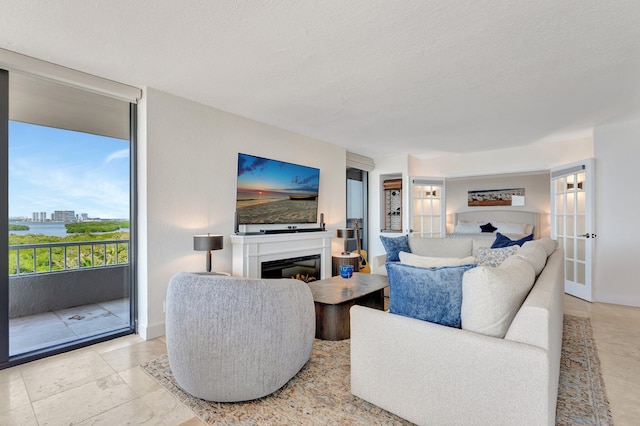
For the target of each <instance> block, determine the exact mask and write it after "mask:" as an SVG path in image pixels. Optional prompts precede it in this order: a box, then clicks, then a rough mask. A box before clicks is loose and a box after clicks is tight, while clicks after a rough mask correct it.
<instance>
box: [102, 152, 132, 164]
mask: <svg viewBox="0 0 640 426" xmlns="http://www.w3.org/2000/svg"><path fill="white" fill-rule="evenodd" d="M118 158H129V149H121V150H120V151H116V152H112V153H111V154H109V156H108V157H107V159H106V160H104V163H105V164H107V163H108V162H110V161H111V160H116V159H118Z"/></svg>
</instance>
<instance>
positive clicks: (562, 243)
mask: <svg viewBox="0 0 640 426" xmlns="http://www.w3.org/2000/svg"><path fill="white" fill-rule="evenodd" d="M564 246H565V244H564V238H562V237H558V248H559V249H560V250H564V249H565V248H564Z"/></svg>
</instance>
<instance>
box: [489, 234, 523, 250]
mask: <svg viewBox="0 0 640 426" xmlns="http://www.w3.org/2000/svg"><path fill="white" fill-rule="evenodd" d="M531 240H533V234H529V235H527V236H526V237H522V238H520V239H519V240H512V239H511V238H509V237H507V236H506V235H502V234H501V233H499V232H497V233H496V240H495V241H494V242H493V244H491V248H492V249H494V248H502V247H511V246H522V245H523V244H524V243H526V242H527V241H531Z"/></svg>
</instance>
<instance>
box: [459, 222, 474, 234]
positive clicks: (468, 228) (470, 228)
mask: <svg viewBox="0 0 640 426" xmlns="http://www.w3.org/2000/svg"><path fill="white" fill-rule="evenodd" d="M455 232H460V233H462V234H476V233H478V232H480V225H478V222H465V221H462V220H459V221H458V224H457V225H456V229H455Z"/></svg>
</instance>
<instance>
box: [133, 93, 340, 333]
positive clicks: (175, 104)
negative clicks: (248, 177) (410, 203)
mask: <svg viewBox="0 0 640 426" xmlns="http://www.w3.org/2000/svg"><path fill="white" fill-rule="evenodd" d="M139 121H140V124H139V126H140V128H139V139H140V146H139V151H140V153H139V161H138V167H139V174H140V182H139V187H140V188H139V194H138V195H139V206H140V207H139V208H140V214H139V216H140V221H139V222H140V224H141V228H140V233H139V238H140V242H139V248H140V253H139V256H138V259H139V265H138V266H139V271H138V287H139V290H138V294H139V298H140V300H139V303H138V308H139V318H138V321H139V329H140V334H141V335H142V337H144V338H153V337H156V336H160V335H163V334H164V312H163V302H164V300H165V295H166V290H167V285H168V282H169V279H170V278H171V276H173V274H175V273H176V272H179V271H203V270H204V267H205V254H204V252H195V251H194V250H193V235H195V234H199V233H207V232H211V233H219V234H223V235H225V239H224V249H223V250H219V251H215V252H213V269H214V270H219V271H228V272H230V271H231V243H230V240H229V236H230V235H231V234H232V233H233V222H234V212H235V199H236V174H237V155H238V152H245V153H247V154H255V155H259V156H263V157H268V158H275V159H278V160H284V161H289V162H293V163H297V164H303V165H307V166H313V167H317V168H319V169H320V193H319V198H318V203H319V212H323V213H324V214H325V222H326V223H327V228H328V229H329V230H334V229H336V228H338V227H343V226H344V225H345V223H344V218H345V213H346V195H345V187H346V184H345V182H346V173H345V158H346V152H345V150H344V149H343V148H340V147H337V146H335V145H331V144H329V143H325V142H321V141H318V140H315V139H311V138H307V137H304V136H300V135H296V134H293V133H290V132H287V131H284V130H282V129H278V128H274V127H271V126H268V125H265V124H262V123H258V122H256V121H252V120H249V119H246V118H243V117H239V116H236V115H233V114H230V113H226V112H223V111H220V110H216V109H214V108H210V107H207V106H204V105H201V104H198V103H195V102H192V101H188V100H186V99H182V98H179V97H176V96H173V95H170V94H167V93H164V92H160V91H158V90H155V89H151V88H150V89H147V90H146V91H145V96H144V100H143V102H141V105H140V117H139ZM145 225H146V229H145ZM334 245H335V246H336V247H335V248H334V251H338V250H339V249H340V245H339V242H338V241H337V240H336V241H335V242H334Z"/></svg>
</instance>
